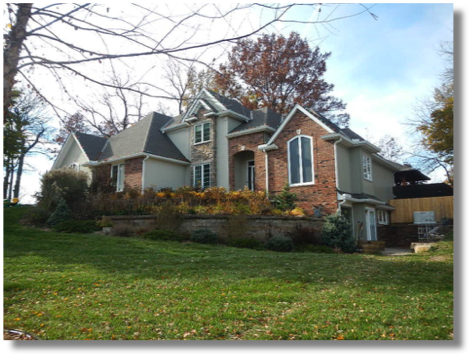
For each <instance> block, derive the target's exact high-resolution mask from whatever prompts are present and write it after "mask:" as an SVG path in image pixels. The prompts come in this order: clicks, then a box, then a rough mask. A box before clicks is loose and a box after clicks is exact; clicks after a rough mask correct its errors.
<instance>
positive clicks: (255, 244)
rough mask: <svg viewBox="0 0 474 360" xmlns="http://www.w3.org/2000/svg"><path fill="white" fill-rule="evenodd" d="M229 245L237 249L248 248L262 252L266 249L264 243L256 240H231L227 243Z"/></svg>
mask: <svg viewBox="0 0 474 360" xmlns="http://www.w3.org/2000/svg"><path fill="white" fill-rule="evenodd" d="M227 245H228V246H232V247H236V248H246V249H253V250H262V249H263V248H264V246H263V244H262V242H261V241H260V240H257V239H254V238H236V239H229V240H228V241H227Z"/></svg>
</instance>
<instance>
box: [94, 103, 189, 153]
mask: <svg viewBox="0 0 474 360" xmlns="http://www.w3.org/2000/svg"><path fill="white" fill-rule="evenodd" d="M170 120H171V118H170V117H169V116H166V115H163V114H158V113H156V112H152V113H150V114H148V115H147V116H145V117H144V118H143V119H142V120H140V121H138V122H136V123H135V124H134V125H133V126H131V127H129V128H127V129H125V130H123V131H122V132H120V133H118V134H116V135H114V136H112V137H111V138H109V139H108V141H107V144H106V145H105V147H104V150H103V152H102V153H101V154H100V157H99V158H98V160H99V161H109V160H114V159H120V158H123V157H127V156H132V155H138V154H142V153H148V154H152V155H157V156H161V157H164V158H169V159H175V160H180V161H185V162H189V160H188V159H186V157H185V156H184V155H183V154H182V153H181V151H179V149H178V148H177V147H176V145H175V144H174V143H173V142H172V141H171V140H170V138H169V137H168V135H166V134H163V133H162V132H161V128H162V127H163V126H165V125H166V124H167V123H168V122H169V121H170Z"/></svg>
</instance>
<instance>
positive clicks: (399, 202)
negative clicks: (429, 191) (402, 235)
mask: <svg viewBox="0 0 474 360" xmlns="http://www.w3.org/2000/svg"><path fill="white" fill-rule="evenodd" d="M389 204H390V205H392V206H393V207H395V211H393V212H392V213H391V215H390V221H391V222H392V223H412V222H413V212H414V211H434V212H435V218H436V222H440V221H441V219H442V218H448V219H453V218H454V197H453V196H440V197H431V198H416V199H396V200H390V201H389Z"/></svg>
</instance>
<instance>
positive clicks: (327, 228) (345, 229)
mask: <svg viewBox="0 0 474 360" xmlns="http://www.w3.org/2000/svg"><path fill="white" fill-rule="evenodd" d="M321 239H322V243H323V245H326V246H329V247H331V248H333V249H335V250H339V249H340V250H341V251H343V252H347V253H352V252H354V251H355V250H356V244H355V240H354V238H353V237H352V229H351V224H350V223H349V221H347V219H346V218H345V217H343V216H341V215H339V214H333V215H329V216H327V217H326V219H325V221H324V226H323V231H322V234H321Z"/></svg>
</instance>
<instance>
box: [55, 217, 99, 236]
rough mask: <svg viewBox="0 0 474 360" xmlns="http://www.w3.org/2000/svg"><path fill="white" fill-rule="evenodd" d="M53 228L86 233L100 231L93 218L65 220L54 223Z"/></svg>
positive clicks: (66, 231) (61, 230)
mask: <svg viewBox="0 0 474 360" xmlns="http://www.w3.org/2000/svg"><path fill="white" fill-rule="evenodd" d="M53 229H54V230H55V231H58V232H65V233H83V234H87V233H92V232H94V231H100V230H101V227H100V226H99V225H98V224H97V222H96V221H94V220H66V221H62V222H60V223H58V224H56V225H54V226H53Z"/></svg>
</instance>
